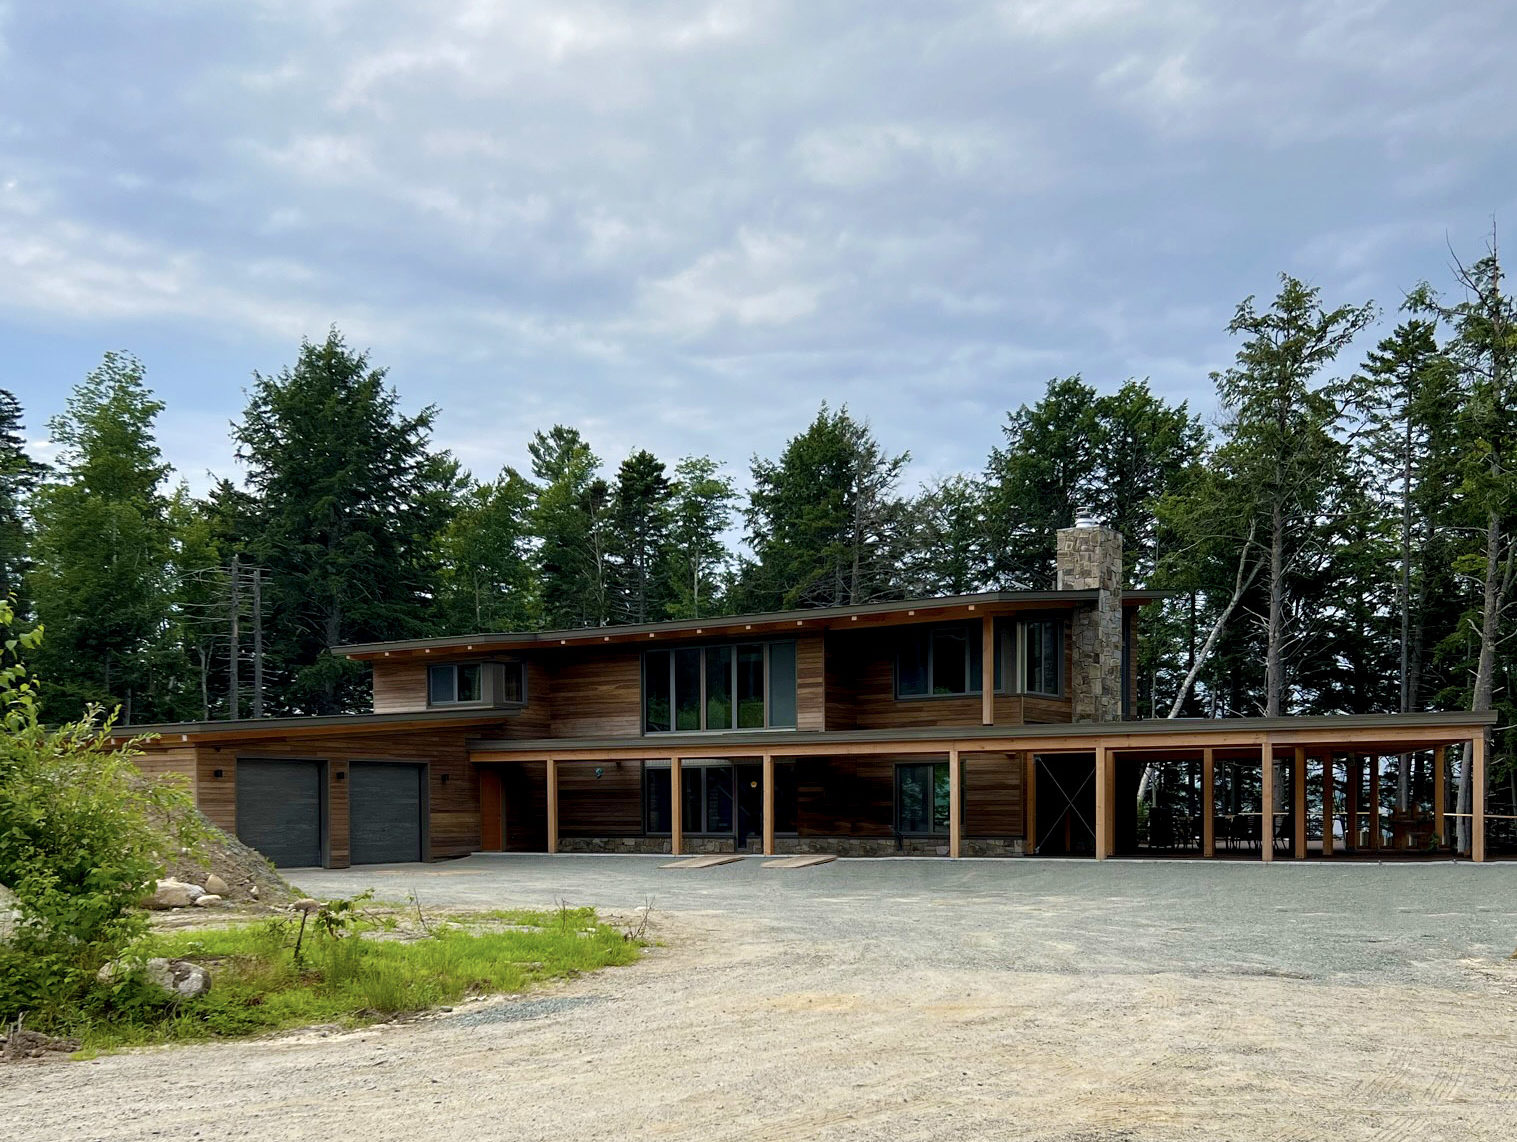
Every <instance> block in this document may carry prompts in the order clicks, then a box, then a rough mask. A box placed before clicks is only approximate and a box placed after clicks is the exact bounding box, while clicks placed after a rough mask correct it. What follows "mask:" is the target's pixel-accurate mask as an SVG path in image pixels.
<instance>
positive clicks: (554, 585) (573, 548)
mask: <svg viewBox="0 0 1517 1142" xmlns="http://www.w3.org/2000/svg"><path fill="white" fill-rule="evenodd" d="M527 451H528V452H529V453H530V455H531V457H532V474H533V475H534V476H536V477H537V479H538V481H539V484H538V486H537V491H536V500H535V504H534V507H533V509H532V525H533V530H534V531H535V532H536V534H537V538H538V550H537V556H538V575H539V580H540V583H541V586H542V609H543V621H544V622H545V623H546V624H547V625H548V626H549V627H550V628H553V629H563V628H570V627H586V626H603V625H605V624H606V623H607V622H609V621H610V618H611V615H610V575H609V558H608V557H609V551H608V535H607V522H608V521H607V515H608V509H609V507H610V500H611V490H610V486H609V485H608V484H607V483H606V481H605V480H603V479H601V478H600V476H599V475H598V474H597V473H598V472H599V471H600V459H599V458H598V457H597V456H596V455H595V453H594V452H592V451H591V450H590V445H589V444H587V443H586V442H585V439H584V437H582V436H581V435H580V434H579V430H578V429H574V428H566V427H564V426H563V425H554V426H553V428H551V429H549V430H548V431H547V432H539V433H537V434H536V435H534V436H533V438H532V441H531V443H529V444H528V445H527Z"/></svg>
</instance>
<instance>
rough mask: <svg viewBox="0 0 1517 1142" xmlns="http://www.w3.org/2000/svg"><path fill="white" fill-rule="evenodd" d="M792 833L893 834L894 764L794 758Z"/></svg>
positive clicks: (875, 759) (882, 760)
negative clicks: (794, 817) (793, 827)
mask: <svg viewBox="0 0 1517 1142" xmlns="http://www.w3.org/2000/svg"><path fill="white" fill-rule="evenodd" d="M795 782H796V831H797V833H798V834H799V835H800V836H802V837H889V836H892V835H893V834H894V819H895V765H894V763H893V762H892V761H891V759H889V758H885V757H848V758H815V757H807V758H800V759H798V760H797V761H796V763H795Z"/></svg>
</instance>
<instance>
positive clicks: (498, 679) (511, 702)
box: [427, 662, 527, 706]
mask: <svg viewBox="0 0 1517 1142" xmlns="http://www.w3.org/2000/svg"><path fill="white" fill-rule="evenodd" d="M526 700H527V669H526V666H525V665H524V664H523V663H520V662H458V663H452V662H450V663H446V664H439V665H437V666H430V667H428V668H427V705H428V706H519V705H522V704H523V703H525V702H526Z"/></svg>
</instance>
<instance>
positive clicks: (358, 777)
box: [348, 761, 423, 864]
mask: <svg viewBox="0 0 1517 1142" xmlns="http://www.w3.org/2000/svg"><path fill="white" fill-rule="evenodd" d="M422 772H423V769H422V767H421V766H419V765H403V764H400V763H397V762H391V761H384V762H377V761H355V762H354V763H353V764H352V765H350V766H349V767H348V821H349V825H348V828H349V830H350V834H349V835H350V840H351V845H352V852H351V854H350V857H351V859H352V861H353V863H354V864H386V863H389V862H393V861H415V860H420V859H421V802H422V798H421V789H422Z"/></svg>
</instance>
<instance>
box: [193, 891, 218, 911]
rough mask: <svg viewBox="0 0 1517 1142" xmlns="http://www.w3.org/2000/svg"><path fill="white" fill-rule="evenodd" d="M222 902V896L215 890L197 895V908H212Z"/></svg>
mask: <svg viewBox="0 0 1517 1142" xmlns="http://www.w3.org/2000/svg"><path fill="white" fill-rule="evenodd" d="M220 903H221V897H219V896H217V895H216V894H215V893H214V892H207V893H206V894H205V895H204V896H197V897H195V907H196V908H210V907H213V906H214V905H217V904H220Z"/></svg>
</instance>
